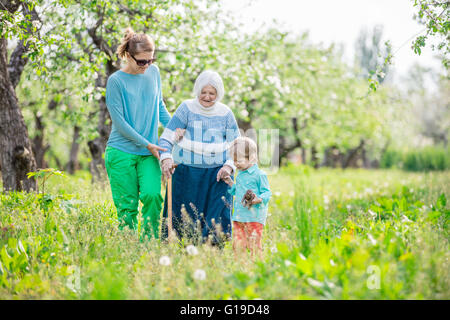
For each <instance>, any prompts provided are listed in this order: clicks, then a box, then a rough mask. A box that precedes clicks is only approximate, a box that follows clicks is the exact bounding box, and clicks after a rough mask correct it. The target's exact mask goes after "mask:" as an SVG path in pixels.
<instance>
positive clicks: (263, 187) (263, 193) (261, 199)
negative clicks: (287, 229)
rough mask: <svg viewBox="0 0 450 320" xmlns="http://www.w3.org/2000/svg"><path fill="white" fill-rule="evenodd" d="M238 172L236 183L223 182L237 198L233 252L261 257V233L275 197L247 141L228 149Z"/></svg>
mask: <svg viewBox="0 0 450 320" xmlns="http://www.w3.org/2000/svg"><path fill="white" fill-rule="evenodd" d="M229 152H230V155H231V157H232V158H233V160H234V165H235V166H236V169H238V170H239V172H238V174H237V176H236V180H235V181H236V183H233V180H232V179H231V178H230V177H225V178H224V179H223V180H224V181H225V182H226V183H227V184H228V185H229V186H230V187H231V189H230V190H229V191H228V192H229V193H230V194H232V195H234V196H236V199H239V200H238V201H234V211H233V215H232V217H231V220H232V221H233V232H232V235H233V249H234V251H235V252H236V253H237V252H242V251H245V250H246V249H249V250H250V253H251V254H252V255H254V254H255V253H257V254H258V255H259V254H261V252H262V244H261V237H262V230H263V227H264V225H265V223H266V219H267V208H268V202H269V199H270V197H271V195H272V193H271V191H270V187H269V181H268V179H267V175H266V173H265V172H264V171H262V170H261V169H259V168H258V164H257V154H258V151H257V146H256V143H255V142H254V141H253V140H251V139H250V138H247V137H239V138H237V139H235V140H234V141H233V143H232V144H231V146H230V149H229Z"/></svg>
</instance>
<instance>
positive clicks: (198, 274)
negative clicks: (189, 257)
mask: <svg viewBox="0 0 450 320" xmlns="http://www.w3.org/2000/svg"><path fill="white" fill-rule="evenodd" d="M193 277H194V279H195V280H205V279H206V272H205V270H203V269H197V270H195V271H194V274H193Z"/></svg>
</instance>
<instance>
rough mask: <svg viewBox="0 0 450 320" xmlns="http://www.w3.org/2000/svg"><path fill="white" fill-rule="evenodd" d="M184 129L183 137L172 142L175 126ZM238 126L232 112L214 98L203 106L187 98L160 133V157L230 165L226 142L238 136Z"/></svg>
mask: <svg viewBox="0 0 450 320" xmlns="http://www.w3.org/2000/svg"><path fill="white" fill-rule="evenodd" d="M177 128H181V129H186V133H185V135H184V136H183V139H181V141H179V142H178V143H175V138H174V136H175V130H176V129H177ZM239 135H240V134H239V128H238V126H237V123H236V119H235V118H234V115H233V112H232V111H231V110H230V108H228V107H227V106H226V105H224V104H222V103H219V102H216V103H215V104H214V106H212V107H210V108H205V107H203V106H202V105H200V103H199V102H198V101H197V100H196V99H193V100H186V101H184V102H183V103H181V105H180V106H179V107H178V109H177V110H176V111H175V113H174V115H173V117H172V119H171V120H170V122H169V124H168V125H167V127H166V129H165V130H164V132H163V134H162V135H161V138H160V142H159V145H160V146H161V147H163V148H166V149H167V151H166V152H161V161H162V160H164V159H166V158H173V160H174V162H175V163H182V164H185V165H189V166H193V167H197V168H214V167H218V166H222V165H224V164H227V165H229V166H230V167H232V168H233V169H235V166H234V164H233V161H232V160H231V159H230V157H229V153H228V146H229V144H230V143H231V142H232V141H233V140H234V139H236V138H237V137H238V136H239ZM172 148H173V149H172Z"/></svg>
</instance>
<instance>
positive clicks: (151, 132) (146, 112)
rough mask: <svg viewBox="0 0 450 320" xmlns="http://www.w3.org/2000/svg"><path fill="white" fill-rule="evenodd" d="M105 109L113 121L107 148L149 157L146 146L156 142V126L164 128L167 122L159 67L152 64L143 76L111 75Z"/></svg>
mask: <svg viewBox="0 0 450 320" xmlns="http://www.w3.org/2000/svg"><path fill="white" fill-rule="evenodd" d="M106 106H107V107H108V111H109V114H110V115H111V120H112V130H111V134H110V136H109V140H108V146H110V147H113V148H116V149H119V150H121V151H124V152H127V153H131V154H136V155H150V154H151V153H150V151H148V150H147V148H146V146H147V145H148V144H149V143H153V144H157V143H158V123H159V122H161V123H162V124H163V125H164V126H166V125H167V123H168V122H169V120H170V114H169V112H168V111H167V109H166V106H165V105H164V102H163V97H162V90H161V78H160V75H159V69H158V67H157V66H155V65H151V66H150V67H148V68H147V70H146V71H145V73H143V74H129V73H126V72H123V71H121V70H118V71H116V72H114V73H113V74H112V75H111V76H110V77H109V78H108V82H107V84H106Z"/></svg>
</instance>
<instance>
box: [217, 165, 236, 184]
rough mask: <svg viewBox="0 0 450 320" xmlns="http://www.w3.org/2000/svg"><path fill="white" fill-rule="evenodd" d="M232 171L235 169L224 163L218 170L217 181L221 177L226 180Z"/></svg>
mask: <svg viewBox="0 0 450 320" xmlns="http://www.w3.org/2000/svg"><path fill="white" fill-rule="evenodd" d="M231 172H233V169H232V168H231V167H230V166H229V165H224V166H223V167H222V168H220V170H219V172H217V182H219V180H221V179H222V180H225V178H226V177H229V176H230V175H231Z"/></svg>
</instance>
